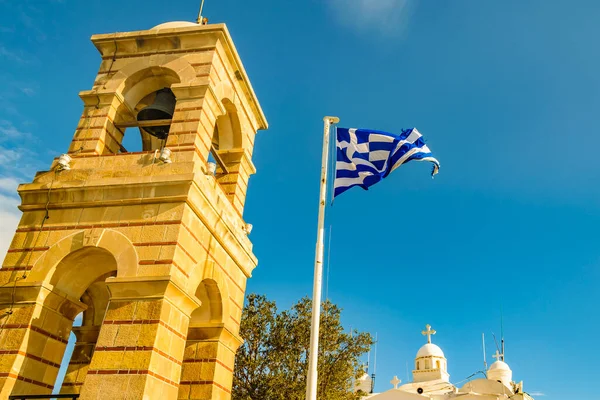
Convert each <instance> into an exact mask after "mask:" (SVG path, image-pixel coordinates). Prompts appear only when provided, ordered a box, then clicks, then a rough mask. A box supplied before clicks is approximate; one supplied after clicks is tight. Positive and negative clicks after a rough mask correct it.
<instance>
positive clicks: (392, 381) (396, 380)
mask: <svg viewBox="0 0 600 400" xmlns="http://www.w3.org/2000/svg"><path fill="white" fill-rule="evenodd" d="M390 383H391V384H392V385H394V389H398V385H399V384H400V383H402V381H401V380H400V379H398V377H397V376H396V375H394V379H392V380H391V381H390Z"/></svg>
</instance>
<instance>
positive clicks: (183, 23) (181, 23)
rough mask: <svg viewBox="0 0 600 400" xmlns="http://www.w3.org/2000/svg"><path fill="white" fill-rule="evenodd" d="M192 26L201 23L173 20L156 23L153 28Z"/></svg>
mask: <svg viewBox="0 0 600 400" xmlns="http://www.w3.org/2000/svg"><path fill="white" fill-rule="evenodd" d="M190 26H199V25H198V24H197V23H195V22H189V21H172V22H165V23H164V24H160V25H156V26H155V27H154V28H152V30H154V29H173V28H187V27H190Z"/></svg>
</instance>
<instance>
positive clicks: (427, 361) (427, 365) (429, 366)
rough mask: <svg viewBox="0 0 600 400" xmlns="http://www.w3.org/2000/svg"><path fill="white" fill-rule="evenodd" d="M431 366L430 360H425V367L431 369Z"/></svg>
mask: <svg viewBox="0 0 600 400" xmlns="http://www.w3.org/2000/svg"><path fill="white" fill-rule="evenodd" d="M430 368H431V363H430V361H429V360H425V369H430Z"/></svg>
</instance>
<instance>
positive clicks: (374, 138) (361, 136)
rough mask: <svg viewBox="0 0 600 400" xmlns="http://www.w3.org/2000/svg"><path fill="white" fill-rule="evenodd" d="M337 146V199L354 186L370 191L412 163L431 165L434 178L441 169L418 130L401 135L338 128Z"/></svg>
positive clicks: (407, 131)
mask: <svg viewBox="0 0 600 400" xmlns="http://www.w3.org/2000/svg"><path fill="white" fill-rule="evenodd" d="M336 145H337V146H336V147H337V151H336V171H335V182H334V197H335V196H338V195H340V194H342V193H343V192H345V191H346V190H348V189H350V188H352V187H354V186H360V187H362V188H363V189H365V190H366V189H368V188H369V187H370V186H372V185H374V184H375V183H377V182H379V181H380V180H382V179H383V178H385V177H387V176H388V175H389V174H390V173H391V172H392V171H393V170H395V169H396V168H398V167H399V166H400V165H402V164H405V163H407V162H409V161H411V160H415V161H429V162H431V163H432V164H433V171H432V176H433V175H435V174H437V172H438V170H439V167H440V163H439V162H438V160H437V159H435V158H434V157H433V155H432V154H431V151H430V150H429V148H428V147H427V145H426V144H425V141H424V139H423V136H422V135H421V134H420V133H419V131H418V130H417V129H415V128H413V129H403V130H402V132H401V133H400V134H399V135H396V134H392V133H388V132H382V131H375V130H366V129H355V128H352V129H346V128H337V137H336Z"/></svg>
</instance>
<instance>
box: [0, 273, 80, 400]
mask: <svg viewBox="0 0 600 400" xmlns="http://www.w3.org/2000/svg"><path fill="white" fill-rule="evenodd" d="M85 308H86V306H85V305H84V304H83V303H80V302H77V301H75V300H73V299H69V298H67V296H66V295H62V294H60V293H57V291H56V290H53V288H52V287H51V286H44V284H42V283H31V282H16V283H15V282H13V283H10V284H9V285H5V286H2V287H0V398H2V399H5V398H8V396H9V395H11V394H48V393H51V392H52V389H53V388H54V383H55V382H56V376H57V374H58V370H59V368H60V364H61V362H62V358H63V355H64V351H65V347H66V345H67V342H68V339H69V334H70V333H71V328H72V326H73V319H74V318H75V316H76V315H77V314H79V313H80V312H81V311H83V310H85Z"/></svg>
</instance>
